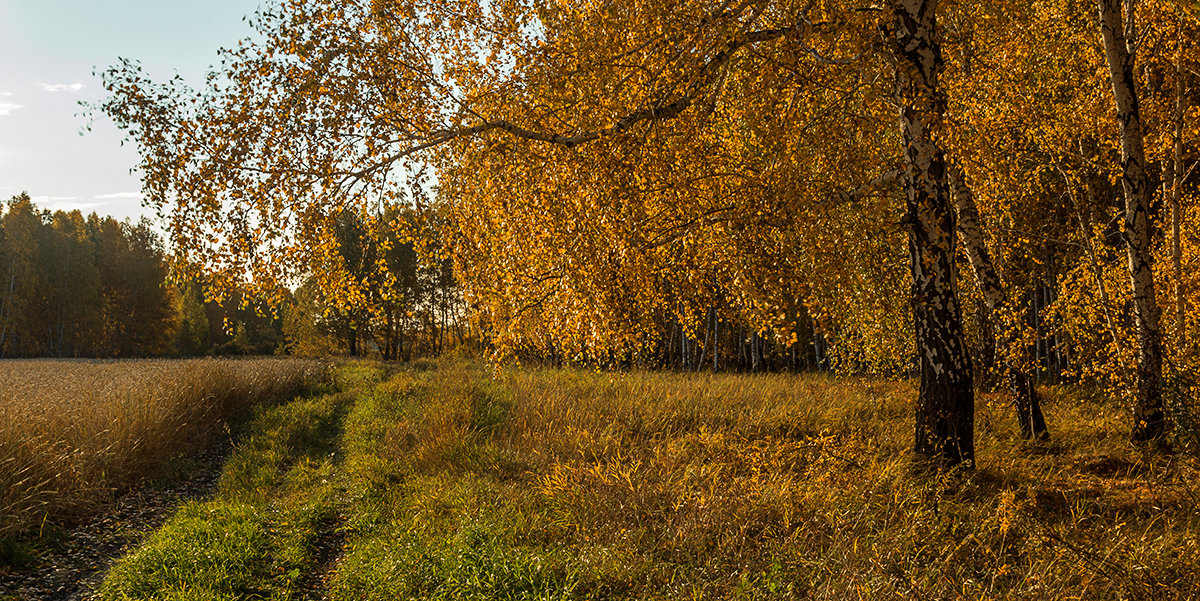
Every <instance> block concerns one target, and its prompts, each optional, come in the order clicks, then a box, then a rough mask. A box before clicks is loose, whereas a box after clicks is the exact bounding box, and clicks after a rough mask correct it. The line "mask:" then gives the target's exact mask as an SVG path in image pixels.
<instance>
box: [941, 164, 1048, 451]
mask: <svg viewBox="0 0 1200 601" xmlns="http://www.w3.org/2000/svg"><path fill="white" fill-rule="evenodd" d="M948 168H949V171H948V173H949V176H950V177H949V179H950V195H951V198H952V199H953V200H954V208H955V209H956V210H957V212H958V236H959V238H961V239H962V243H963V247H964V249H965V250H966V252H967V260H968V261H970V263H971V269H972V270H973V271H974V272H975V283H976V284H977V285H978V286H979V292H980V293H982V295H983V302H984V305H985V308H986V310H987V315H986V319H987V320H988V321H989V322H990V323H992V324H994V328H995V339H996V342H995V346H996V347H998V348H1000V349H1011V348H1013V346H1014V345H1016V344H1018V341H1017V340H1016V337H1017V336H1016V333H1017V329H1016V328H1014V327H1012V325H1014V324H1008V323H1002V324H996V318H997V317H999V318H1000V319H1004V318H1005V317H1006V315H1007V313H1008V311H1007V310H1006V309H1007V302H1008V296H1007V295H1006V294H1005V293H1004V285H1003V284H1002V283H1001V280H1000V274H999V272H998V271H997V270H996V265H995V263H994V262H993V261H992V255H991V253H990V252H989V251H988V247H987V236H986V235H985V234H984V231H983V220H982V219H981V218H980V216H979V208H978V207H977V206H976V204H975V196H974V194H973V193H972V192H971V188H970V186H968V185H967V181H966V176H965V174H963V171H962V168H960V167H959V166H958V165H955V164H953V163H951V164H949V165H948ZM1003 352H1004V351H1002V353H1003ZM1000 363H1001V365H1002V366H1003V369H1004V372H1005V378H1006V379H1007V380H1008V388H1009V392H1010V393H1011V394H1012V397H1013V406H1014V407H1016V409H1017V423H1018V424H1019V425H1020V426H1021V437H1022V438H1024V439H1026V440H1040V439H1046V438H1049V436H1050V433H1049V430H1047V428H1046V418H1045V416H1044V415H1043V414H1042V402H1041V398H1040V397H1039V395H1038V392H1037V389H1036V388H1035V387H1034V380H1033V376H1032V375H1031V374H1029V373H1028V372H1026V371H1025V370H1024V369H1022V366H1021V365H1020V364H1017V363H1014V362H1013V361H1012V360H1011V358H1009V357H1007V356H1005V357H1004V358H1003V359H1001V362H1000Z"/></svg>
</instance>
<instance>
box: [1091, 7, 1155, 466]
mask: <svg viewBox="0 0 1200 601" xmlns="http://www.w3.org/2000/svg"><path fill="white" fill-rule="evenodd" d="M1098 2H1099V9H1100V33H1101V35H1102V36H1103V38H1104V54H1105V57H1106V58H1107V60H1108V72H1109V76H1110V78H1111V80H1112V90H1113V99H1114V101H1115V102H1116V107H1117V124H1118V125H1119V126H1120V130H1121V187H1122V190H1123V191H1124V193H1125V242H1126V245H1125V249H1126V253H1127V255H1128V258H1129V262H1128V268H1129V279H1130V283H1131V285H1132V288H1133V305H1134V315H1135V317H1136V321H1137V333H1138V361H1137V393H1136V395H1137V396H1136V398H1135V399H1134V404H1133V418H1134V419H1133V432H1132V434H1131V436H1130V438H1131V440H1133V441H1134V442H1147V441H1151V440H1155V439H1158V438H1161V437H1162V436H1163V434H1165V433H1166V417H1165V415H1164V413H1163V401H1162V330H1161V328H1160V325H1159V307H1158V300H1157V297H1156V296H1155V292H1154V271H1153V269H1152V265H1151V263H1152V261H1153V257H1152V255H1151V253H1150V214H1149V209H1150V200H1151V196H1152V194H1153V190H1151V188H1150V182H1149V178H1148V177H1147V176H1146V149H1145V142H1144V137H1143V133H1142V119H1141V109H1140V108H1139V106H1138V95H1137V88H1136V84H1137V81H1136V77H1135V73H1136V71H1135V70H1134V69H1135V66H1134V61H1135V59H1136V51H1137V47H1136V32H1135V30H1134V27H1135V23H1136V21H1135V18H1134V9H1135V5H1136V2H1135V0H1124V5H1125V6H1124V9H1125V10H1124V14H1122V6H1121V5H1122V2H1121V0H1098ZM1126 25H1128V27H1129V31H1128V32H1127V31H1126ZM1127 34H1128V35H1127Z"/></svg>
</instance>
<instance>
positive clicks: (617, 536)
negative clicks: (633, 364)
mask: <svg viewBox="0 0 1200 601" xmlns="http://www.w3.org/2000/svg"><path fill="white" fill-rule="evenodd" d="M342 373H343V378H344V379H345V378H350V379H351V380H353V382H344V383H343V385H342V388H341V392H338V393H335V394H330V395H326V396H321V397H316V398H309V399H305V400H301V401H297V402H296V403H293V404H290V405H286V406H281V407H275V408H270V409H265V410H263V411H262V412H261V413H260V415H258V416H257V417H256V419H255V420H254V421H253V422H252V423H253V432H254V434H253V435H252V436H251V437H250V438H248V439H247V442H245V443H244V444H243V445H241V446H240V447H239V448H238V450H237V452H236V453H235V455H234V457H233V459H232V460H231V461H230V464H229V465H228V467H227V469H226V471H225V473H224V475H223V477H222V481H221V485H220V494H219V495H218V497H217V498H216V499H214V500H212V501H209V502H207V503H197V504H193V505H190V506H188V507H187V508H185V509H184V510H183V511H181V512H180V513H179V515H177V516H176V517H175V518H173V519H172V520H171V521H170V522H169V523H168V524H167V525H166V526H165V527H164V528H163V529H162V530H161V531H159V532H158V533H157V534H156V535H155V536H154V537H152V538H151V539H150V540H149V541H148V542H147V543H146V544H145V545H144V546H143V547H142V548H141V549H139V550H137V551H136V552H134V553H133V554H131V555H130V556H129V557H127V558H126V559H125V560H123V561H122V562H121V564H120V565H119V566H118V568H117V569H115V570H114V571H113V572H112V574H111V575H110V577H109V578H108V580H107V582H106V583H105V588H104V594H105V598H107V599H149V598H156V599H157V598H172V599H185V598H186V599H192V598H195V599H200V598H204V599H252V598H273V599H297V598H305V597H306V596H308V595H309V594H310V593H311V591H313V590H314V589H319V590H320V594H321V595H324V596H325V597H326V598H330V599H343V600H350V599H405V598H412V599H416V598H420V599H459V598H475V599H575V598H584V599H588V598H662V599H667V598H670V599H676V598H741V599H772V598H781V599H785V598H797V599H893V598H915V599H926V598H927V599H938V598H943V599H951V598H953V599H958V598H962V599H992V598H1005V599H1048V598H1049V599H1057V598H1086V599H1170V598H1179V599H1186V598H1191V597H1193V596H1194V595H1195V593H1194V591H1196V590H1200V565H1198V560H1197V557H1198V555H1200V548H1198V545H1197V541H1198V538H1200V519H1198V518H1200V514H1198V513H1197V509H1196V507H1197V503H1196V501H1197V492H1200V491H1198V484H1197V478H1196V475H1197V470H1196V467H1197V464H1196V461H1195V459H1194V458H1191V457H1190V456H1188V455H1185V454H1179V455H1174V456H1160V455H1154V454H1150V453H1148V452H1143V451H1139V450H1137V449H1135V448H1132V447H1129V446H1127V445H1126V443H1125V438H1126V437H1125V428H1124V426H1125V424H1124V420H1125V415H1124V413H1123V412H1122V411H1121V410H1120V409H1119V408H1118V407H1117V406H1116V405H1115V404H1106V403H1104V402H1098V401H1081V400H1079V398H1078V397H1077V396H1076V395H1074V394H1073V393H1072V392H1070V391H1067V390H1065V389H1051V390H1047V391H1046V406H1045V410H1046V411H1047V413H1048V418H1049V419H1050V421H1051V425H1052V428H1053V436H1054V438H1053V440H1052V441H1051V442H1049V443H1042V444H1037V445H1031V444H1027V443H1024V442H1022V441H1020V440H1019V438H1018V432H1017V430H1016V428H1015V425H1014V424H1013V420H1012V416H1011V411H1010V409H1009V408H1008V407H1006V406H1004V405H1003V404H1002V403H1001V401H1000V399H999V398H998V397H991V396H984V397H983V398H982V399H981V403H980V407H979V410H978V419H977V423H978V447H979V450H980V452H979V455H978V462H979V465H980V466H981V469H979V470H977V471H976V472H974V473H970V474H966V475H963V474H953V475H947V474H941V475H939V474H930V473H919V472H914V471H913V470H912V469H911V465H912V463H911V460H910V457H909V453H908V448H909V445H910V437H911V428H912V425H911V416H910V413H911V410H910V405H911V401H912V398H913V397H914V396H915V393H914V391H913V390H912V388H911V385H909V384H907V383H895V382H888V381H879V380H855V379H835V378H833V377H830V376H825V375H802V376H785V375H771V376H749V375H715V376H714V375H695V374H661V373H660V374H650V373H625V374H609V373H596V372H589V371H572V370H524V371H520V370H511V371H509V370H505V371H500V372H492V371H490V370H488V369H485V368H484V367H482V366H478V365H474V364H463V363H445V364H443V365H441V367H440V368H439V369H437V370H422V371H415V370H397V371H395V373H390V374H385V373H383V372H382V371H380V370H379V369H377V368H373V367H370V366H362V365H360V366H354V367H349V368H345V369H344V371H343V372H342ZM351 376H353V377H351ZM331 532H334V533H336V534H337V535H338V538H337V540H338V541H340V542H339V546H338V549H337V553H336V555H335V556H334V557H333V558H332V559H329V558H325V559H322V558H320V557H318V555H320V553H318V551H319V550H320V549H321V548H322V543H321V541H322V540H327V539H328V538H329V536H330V533H331ZM318 575H319V578H318V577H317V576H318Z"/></svg>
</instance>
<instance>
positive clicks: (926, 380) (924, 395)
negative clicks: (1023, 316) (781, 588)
mask: <svg viewBox="0 0 1200 601" xmlns="http://www.w3.org/2000/svg"><path fill="white" fill-rule="evenodd" d="M937 4H938V3H937V2H936V0H901V1H896V2H893V3H892V7H891V8H892V18H891V22H890V23H888V24H885V25H884V26H883V27H884V34H885V37H886V39H887V41H888V43H889V45H890V46H891V51H892V56H893V59H894V67H895V78H896V81H895V84H896V100H897V104H898V105H899V109H900V115H899V116H900V135H901V140H902V142H903V148H904V159H905V173H904V177H903V181H904V188H905V193H906V197H907V201H906V208H907V212H906V215H905V218H904V221H905V224H906V226H907V228H908V240H909V258H910V262H911V268H912V306H913V319H914V325H915V328H914V329H915V331H916V337H917V354H918V362H919V365H920V378H921V383H920V392H919V396H918V398H917V408H916V428H915V430H916V432H915V442H914V453H915V455H916V456H917V458H918V460H919V461H920V460H928V461H930V462H933V463H937V464H940V465H942V466H945V467H952V468H953V467H965V468H967V469H973V468H974V467H975V390H974V380H973V374H972V370H971V359H970V355H969V354H968V353H967V346H966V342H965V339H964V336H963V323H962V313H961V309H960V307H959V302H958V293H957V290H956V285H955V277H956V274H955V268H954V255H955V244H956V237H955V233H954V231H955V216H954V207H953V205H952V204H951V201H950V190H949V188H948V186H947V182H946V160H945V156H944V154H943V151H942V148H941V147H940V146H939V145H938V138H939V137H940V134H941V129H942V127H943V114H944V112H945V105H946V103H945V98H944V96H943V94H942V92H941V90H940V89H939V83H938V77H939V75H940V73H941V71H942V68H943V60H942V51H941V45H940V43H939V41H938V37H937V17H936V12H937Z"/></svg>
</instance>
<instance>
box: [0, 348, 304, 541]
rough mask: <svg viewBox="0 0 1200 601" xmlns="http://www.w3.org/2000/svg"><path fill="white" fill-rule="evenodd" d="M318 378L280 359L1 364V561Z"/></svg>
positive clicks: (159, 473) (160, 472)
mask: <svg viewBox="0 0 1200 601" xmlns="http://www.w3.org/2000/svg"><path fill="white" fill-rule="evenodd" d="M321 371H322V368H321V366H320V365H319V364H318V363H315V362H312V361H300V360H279V359H246V360H215V359H197V360H186V361H169V360H139V361H107V362H98V361H52V360H16V361H3V362H0V551H3V553H0V560H14V558H12V557H7V555H10V554H12V553H16V552H17V550H16V548H15V547H14V546H13V545H15V544H16V543H15V542H14V541H16V540H18V539H21V538H28V537H29V536H30V535H31V533H34V534H36V533H39V532H42V531H44V530H45V528H46V526H47V525H49V526H51V527H54V526H56V525H60V524H69V523H71V522H72V521H73V520H75V519H77V518H80V517H83V516H86V515H89V514H92V513H95V512H96V511H100V510H102V509H103V507H104V506H105V503H106V502H107V501H108V500H110V499H111V498H112V496H113V494H114V493H117V492H119V491H120V490H122V489H124V488H127V487H129V486H133V485H136V484H139V483H141V482H144V481H146V480H150V479H154V478H160V477H163V476H164V475H166V473H167V472H168V471H169V469H170V467H171V464H172V462H174V461H176V460H178V459H179V458H180V457H182V456H185V455H186V454H187V453H189V452H190V451H193V450H195V449H197V448H199V447H201V446H203V445H206V444H208V443H210V442H212V441H213V440H214V437H216V436H218V435H223V432H224V431H225V429H226V428H227V427H228V426H229V425H230V424H231V423H232V422H235V421H236V420H237V419H239V418H240V417H245V416H247V415H248V413H249V409H250V408H251V407H253V406H254V405H256V404H258V403H261V402H264V401H282V400H286V399H287V398H290V397H291V396H294V395H296V394H298V393H300V392H301V391H302V390H304V389H306V388H307V387H310V386H312V385H313V384H314V383H315V382H316V380H317V379H318V377H319V375H320V373H321ZM3 563H5V561H0V565H2V564H3Z"/></svg>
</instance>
